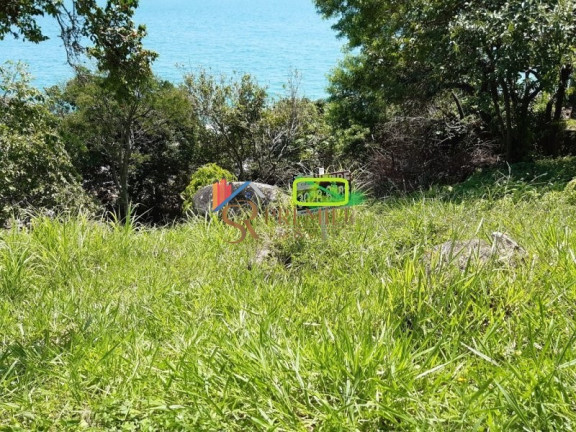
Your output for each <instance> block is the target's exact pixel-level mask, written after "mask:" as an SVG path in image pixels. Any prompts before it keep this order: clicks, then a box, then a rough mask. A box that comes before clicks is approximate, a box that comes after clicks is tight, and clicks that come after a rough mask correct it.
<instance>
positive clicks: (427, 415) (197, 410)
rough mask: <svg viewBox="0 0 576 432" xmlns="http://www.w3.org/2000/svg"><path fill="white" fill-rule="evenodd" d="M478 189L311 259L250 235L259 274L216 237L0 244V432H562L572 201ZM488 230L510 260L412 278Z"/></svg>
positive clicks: (209, 232)
mask: <svg viewBox="0 0 576 432" xmlns="http://www.w3.org/2000/svg"><path fill="white" fill-rule="evenodd" d="M504 174H505V173H504ZM473 181H474V180H473ZM512 181H514V182H516V183H511V182H512ZM518 182H524V183H522V184H524V185H525V190H523V191H522V192H521V193H518V192H515V191H516V190H517V189H518V187H517V186H518V184H520V183H518ZM514 185H516V186H514ZM512 186H514V187H512ZM491 187H492V189H491V192H490V193H479V194H475V195H474V196H470V197H468V198H466V197H464V198H463V197H462V196H461V195H460V196H458V197H455V196H453V197H451V196H450V195H449V194H448V193H444V192H442V193H438V192H436V195H435V196H433V195H432V194H431V193H428V194H420V195H417V196H412V197H407V198H401V199H394V200H389V201H387V202H384V203H379V204H377V205H373V206H369V207H363V208H360V209H359V210H358V211H357V214H356V220H355V222H354V223H353V224H351V225H350V226H348V227H346V228H343V229H338V230H334V231H333V232H331V233H330V235H329V236H328V239H327V241H325V242H324V241H322V239H321V236H320V235H309V236H307V237H302V238H299V239H292V238H290V237H286V238H284V239H281V240H277V239H274V238H273V236H274V229H273V227H271V226H269V227H266V226H264V225H263V224H256V230H257V231H258V232H259V233H261V234H262V237H265V236H269V237H272V241H271V243H272V248H273V251H274V256H275V257H276V258H277V259H271V260H268V261H266V262H264V263H261V264H259V265H250V263H251V260H252V258H253V256H254V255H255V253H256V250H257V248H258V247H261V245H262V243H263V242H264V240H261V241H255V240H253V239H251V238H250V236H248V237H247V240H246V241H245V242H242V243H240V244H229V243H228V241H230V240H234V239H235V238H236V237H237V234H238V231H237V230H234V229H233V228H231V227H227V226H224V225H222V224H221V223H220V222H219V221H218V220H211V221H205V220H203V219H199V220H192V221H190V222H189V223H187V224H183V225H178V226H174V227H167V228H162V229H160V228H158V229H151V228H143V227H139V226H138V224H137V223H134V222H130V223H128V224H121V223H101V222H94V221H90V220H88V219H86V218H83V217H81V216H79V217H73V218H68V219H63V220H59V221H54V220H49V219H46V218H37V219H34V221H33V224H32V226H31V227H30V228H27V229H18V228H14V229H12V230H9V231H3V232H1V233H0V430H55V431H56V430H57V431H60V430H82V429H85V430H94V431H95V430H128V431H131V430H143V431H156V430H200V431H212V430H224V431H245V430H276V431H311V430H314V431H316V430H317V431H356V430H360V431H376V430H422V431H434V430H437V431H447V430H448V431H451V430H466V431H468V430H491V431H498V430H573V429H575V428H576V403H575V402H574V394H576V345H575V343H576V324H575V323H576V321H575V318H576V288H575V284H576V252H575V250H576V216H575V214H576V207H575V205H574V202H575V200H574V199H573V197H572V195H571V193H570V192H563V191H561V188H560V187H547V188H545V189H539V188H538V187H539V186H538V185H537V184H536V183H534V182H531V181H524V180H519V179H518V180H514V179H508V182H507V183H506V184H503V183H501V184H500V186H499V187H502V188H508V189H506V190H497V191H496V192H497V193H494V187H495V186H494V184H492V186H491ZM492 231H502V232H506V233H508V234H509V235H510V236H511V237H513V238H514V239H515V240H517V241H518V242H519V243H520V244H521V245H522V246H523V247H524V248H525V249H526V250H527V251H528V254H529V256H528V258H527V259H526V261H525V262H524V263H523V264H522V265H520V266H518V267H512V266H506V265H501V264H500V265H499V264H487V265H471V266H470V267H469V268H468V269H467V270H466V271H464V272H461V271H459V270H458V269H457V268H456V267H455V266H443V267H439V268H433V269H432V270H429V269H428V268H427V266H426V264H425V263H424V262H423V260H422V256H423V255H424V254H425V253H426V251H427V250H429V249H430V248H431V247H432V246H433V245H436V244H438V243H441V242H443V241H446V240H449V239H467V238H488V237H489V235H490V233H491V232H492Z"/></svg>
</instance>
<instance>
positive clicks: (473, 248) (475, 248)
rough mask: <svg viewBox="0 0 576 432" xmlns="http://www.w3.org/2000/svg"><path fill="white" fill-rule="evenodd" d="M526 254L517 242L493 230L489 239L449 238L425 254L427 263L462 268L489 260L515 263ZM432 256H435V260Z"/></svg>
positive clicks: (513, 264)
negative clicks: (452, 265)
mask: <svg viewBox="0 0 576 432" xmlns="http://www.w3.org/2000/svg"><path fill="white" fill-rule="evenodd" d="M525 256H526V251H525V250H524V248H522V247H521V246H520V245H519V244H518V243H516V242H515V241H514V240H512V239H511V238H510V237H508V236H507V235H506V234H503V233H500V232H493V233H492V236H491V241H490V242H488V241H486V240H482V239H472V240H450V241H447V242H445V243H442V244H440V245H437V246H435V247H433V248H432V250H431V251H430V252H428V253H427V254H426V255H425V257H424V258H425V261H426V262H427V264H428V265H429V264H430V263H431V262H436V263H437V264H438V265H442V264H443V263H446V264H454V265H456V266H457V267H458V268H459V269H460V270H464V269H465V268H466V266H467V265H468V263H469V262H470V263H478V264H486V263H487V262H489V261H494V262H499V263H505V264H509V265H512V266H515V265H517V264H518V263H519V262H520V261H522V260H523V259H524V258H525ZM432 257H437V258H436V259H435V260H434V259H433V258H432Z"/></svg>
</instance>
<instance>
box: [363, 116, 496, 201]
mask: <svg viewBox="0 0 576 432" xmlns="http://www.w3.org/2000/svg"><path fill="white" fill-rule="evenodd" d="M478 129H479V128H478V127H477V125H476V124H474V123H466V122H465V121H462V120H458V119H456V118H449V117H448V118H440V119H435V118H425V117H398V118H396V119H393V120H391V121H389V122H387V123H385V124H384V125H383V126H382V127H381V128H380V130H379V133H378V135H377V138H376V140H375V143H373V144H372V152H373V153H372V156H371V157H370V160H369V162H368V173H369V174H368V177H369V178H368V182H367V183H368V184H369V185H370V186H371V188H372V189H373V190H374V192H375V194H376V195H377V196H378V195H379V196H383V195H387V194H389V193H390V192H392V191H402V192H411V191H413V190H415V189H418V188H421V187H428V186H430V185H432V184H442V183H454V182H460V181H463V180H464V179H466V177H468V176H469V175H470V174H472V173H473V172H474V171H475V170H476V168H479V167H482V166H487V165H491V164H493V163H495V162H496V161H497V160H498V158H497V157H496V156H495V153H494V150H495V147H496V144H495V143H492V142H490V141H486V140H485V139H483V138H482V136H481V134H480V132H479V130H478Z"/></svg>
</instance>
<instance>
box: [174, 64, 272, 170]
mask: <svg viewBox="0 0 576 432" xmlns="http://www.w3.org/2000/svg"><path fill="white" fill-rule="evenodd" d="M184 82H185V88H186V89H187V91H188V93H189V97H190V100H191V102H192V106H193V107H194V112H195V114H196V116H197V117H198V119H199V120H200V121H201V122H202V123H203V124H204V128H203V130H202V131H201V132H200V136H199V139H200V142H201V143H202V146H203V149H204V154H205V156H206V158H207V161H221V162H220V163H221V164H222V165H224V166H227V165H228V166H230V167H234V168H235V171H236V172H237V173H238V177H239V178H240V179H245V178H246V177H247V173H246V169H247V164H248V162H249V161H250V159H251V156H252V155H253V149H254V143H255V137H256V135H257V133H258V123H259V122H260V120H261V119H262V115H263V113H264V109H265V106H266V98H267V95H266V90H265V89H264V88H262V87H260V86H259V85H258V84H257V83H256V82H255V81H254V80H253V79H252V77H250V75H244V76H242V77H241V79H240V80H239V81H233V80H227V79H225V78H224V77H221V78H220V80H217V79H215V78H214V77H212V76H210V75H208V74H207V73H206V72H205V71H202V72H201V73H199V74H198V75H188V76H186V77H185V80H184Z"/></svg>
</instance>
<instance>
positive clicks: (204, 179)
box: [182, 163, 236, 212]
mask: <svg viewBox="0 0 576 432" xmlns="http://www.w3.org/2000/svg"><path fill="white" fill-rule="evenodd" d="M221 179H226V180H228V181H235V180H236V176H235V175H234V174H232V173H231V172H230V171H227V170H225V169H224V168H221V167H219V166H218V165H216V164H215V163H209V164H206V165H203V166H201V167H200V168H198V169H197V170H196V172H195V173H194V174H192V177H191V179H190V184H188V187H187V188H186V190H185V191H184V192H183V193H182V198H183V199H184V205H183V210H184V211H185V212H186V211H188V210H191V209H192V208H193V207H194V202H193V201H192V198H193V197H194V194H195V193H196V192H198V190H199V189H200V188H201V187H203V186H208V185H210V184H212V183H216V182H217V181H220V180H221Z"/></svg>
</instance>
